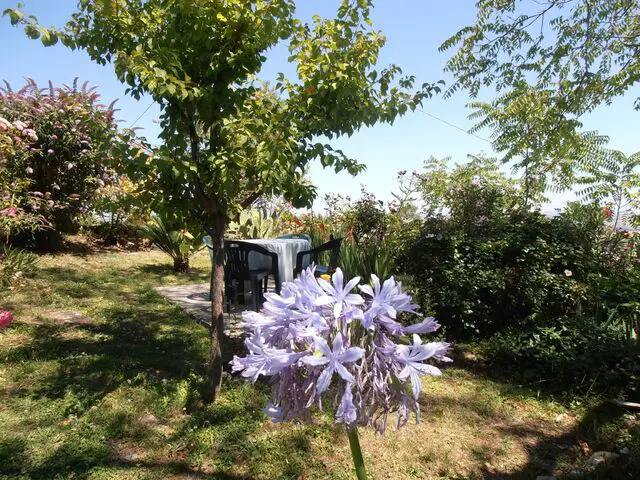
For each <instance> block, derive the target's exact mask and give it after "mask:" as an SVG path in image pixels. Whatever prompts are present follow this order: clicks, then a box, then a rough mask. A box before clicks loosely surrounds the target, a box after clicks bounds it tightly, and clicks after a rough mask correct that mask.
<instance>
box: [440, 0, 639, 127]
mask: <svg viewBox="0 0 640 480" xmlns="http://www.w3.org/2000/svg"><path fill="white" fill-rule="evenodd" d="M477 8H478V12H477V16H476V22H475V23H474V24H473V25H469V26H466V27H464V28H462V29H460V30H459V31H458V32H457V33H455V34H454V35H453V36H451V37H450V38H449V39H448V40H446V41H445V42H444V43H443V44H442V46H441V47H440V49H441V50H448V49H451V48H454V47H458V50H457V51H456V52H455V54H454V55H453V56H452V57H451V59H450V60H449V61H448V63H447V70H448V71H450V72H452V73H453V74H454V75H455V77H456V81H455V82H454V83H453V84H452V85H451V86H450V87H449V89H448V91H447V92H446V93H447V94H449V95H450V94H452V93H453V92H455V91H457V90H459V89H460V88H465V89H468V90H469V91H470V92H471V94H472V95H473V96H477V94H478V93H479V91H480V89H481V88H482V87H485V86H494V87H495V88H496V89H497V90H498V91H503V90H504V91H508V90H512V89H514V88H515V89H517V88H518V87H520V86H521V85H522V84H529V85H531V86H533V87H535V88H536V90H539V89H546V90H548V93H549V95H550V96H551V97H552V99H553V101H554V103H555V104H556V105H557V107H558V108H559V109H560V110H561V111H562V112H566V113H570V114H575V115H581V114H583V113H585V112H588V111H591V110H593V109H594V108H595V107H597V106H598V105H600V104H602V103H609V102H610V101H611V100H612V99H614V98H615V97H617V96H620V95H624V94H625V93H626V92H627V91H628V90H629V89H630V88H631V87H633V86H634V85H635V84H637V83H638V81H640V3H638V2H637V1H636V0H543V1H532V0H482V1H479V2H478V3H477ZM635 107H636V109H640V98H637V99H636V100H635Z"/></svg>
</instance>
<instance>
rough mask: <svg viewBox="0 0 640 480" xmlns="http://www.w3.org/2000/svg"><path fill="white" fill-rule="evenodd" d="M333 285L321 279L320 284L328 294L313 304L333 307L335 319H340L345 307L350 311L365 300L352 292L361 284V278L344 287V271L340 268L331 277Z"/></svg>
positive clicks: (354, 279) (352, 280)
mask: <svg viewBox="0 0 640 480" xmlns="http://www.w3.org/2000/svg"><path fill="white" fill-rule="evenodd" d="M331 280H332V281H333V285H331V284H330V283H329V282H327V281H326V280H324V279H322V278H319V279H318V284H319V285H320V286H321V287H322V289H323V290H324V291H325V292H327V295H322V296H320V297H317V298H316V299H315V301H314V302H313V303H314V305H316V306H321V307H322V306H325V305H333V315H334V316H335V318H338V317H340V314H341V313H342V311H343V309H345V307H346V308H347V309H348V308H349V307H352V306H354V305H362V304H363V303H364V299H363V298H362V297H361V296H360V295H358V294H357V293H351V291H352V290H353V289H354V288H355V287H356V285H358V283H360V277H355V278H352V279H351V280H349V281H348V282H347V284H346V285H344V286H343V280H344V279H343V276H342V270H340V269H339V268H338V269H337V270H336V272H335V273H334V274H333V276H332V277H331Z"/></svg>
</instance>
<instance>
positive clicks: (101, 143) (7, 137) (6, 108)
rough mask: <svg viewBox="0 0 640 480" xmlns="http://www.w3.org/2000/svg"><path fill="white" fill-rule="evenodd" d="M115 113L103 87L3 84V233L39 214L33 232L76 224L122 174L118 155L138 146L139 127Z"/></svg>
mask: <svg viewBox="0 0 640 480" xmlns="http://www.w3.org/2000/svg"><path fill="white" fill-rule="evenodd" d="M114 114H115V110H114V109H113V104H111V105H109V106H105V105H102V104H101V103H100V96H99V95H98V93H97V92H96V90H95V87H93V88H88V86H87V83H86V82H85V83H84V84H83V85H81V86H79V85H78V82H77V80H76V81H74V82H73V84H72V85H71V86H68V85H64V86H63V87H55V86H53V85H52V84H51V83H49V86H48V87H47V88H40V87H39V86H38V85H37V84H36V83H35V82H34V81H33V80H28V81H27V84H26V85H25V86H24V87H22V88H20V89H19V90H16V91H14V90H13V89H11V87H10V86H7V88H4V89H0V195H1V197H0V229H2V232H1V233H4V234H5V236H7V235H8V236H12V237H15V236H16V235H20V234H21V233H22V232H20V228H18V225H16V223H17V221H18V220H23V219H25V220H26V219H30V220H31V223H29V227H30V228H25V229H23V230H26V231H27V232H29V231H30V230H33V229H35V230H43V229H46V228H47V227H48V226H50V227H52V228H53V229H55V230H56V231H58V232H64V231H70V230H72V229H73V228H74V227H75V223H76V220H77V218H78V215H79V213H80V212H81V211H82V210H83V209H84V208H86V206H87V204H88V203H90V202H91V201H92V199H93V197H94V195H95V192H96V190H97V189H98V188H99V187H100V186H101V185H104V184H105V183H108V182H109V181H110V180H111V179H112V178H113V177H114V175H113V170H112V165H113V163H115V159H120V156H122V155H128V154H129V153H130V152H131V147H130V143H129V140H130V137H131V133H130V132H123V131H122V130H120V129H119V128H118V126H117V122H116V119H115V117H114ZM30 215H31V217H29V216H30ZM33 216H35V217H36V218H37V219H38V220H39V221H37V222H35V223H34V222H33V221H32V220H34V217H33Z"/></svg>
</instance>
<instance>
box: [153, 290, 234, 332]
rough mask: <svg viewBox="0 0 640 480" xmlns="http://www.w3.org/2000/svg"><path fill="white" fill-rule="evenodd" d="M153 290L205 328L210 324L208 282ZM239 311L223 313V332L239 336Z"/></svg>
mask: <svg viewBox="0 0 640 480" xmlns="http://www.w3.org/2000/svg"><path fill="white" fill-rule="evenodd" d="M154 290H155V291H156V292H158V293H159V294H160V295H162V296H163V297H164V298H166V299H167V300H168V301H169V302H171V303H175V304H176V305H179V306H180V308H182V309H183V310H184V311H185V312H187V313H188V314H189V315H191V316H192V317H193V318H195V319H196V321H197V322H198V323H200V324H202V325H204V326H206V327H207V328H209V327H210V326H211V302H210V300H209V284H208V283H195V284H189V285H175V286H171V287H155V288H154ZM241 311H242V310H238V311H234V312H231V313H225V314H224V333H225V334H226V335H228V336H230V337H241V336H243V335H244V329H243V328H242V327H241V326H240V321H241V316H240V314H241Z"/></svg>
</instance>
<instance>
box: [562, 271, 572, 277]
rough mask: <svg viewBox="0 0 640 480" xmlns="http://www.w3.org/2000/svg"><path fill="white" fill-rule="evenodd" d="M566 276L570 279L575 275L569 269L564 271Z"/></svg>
mask: <svg viewBox="0 0 640 480" xmlns="http://www.w3.org/2000/svg"><path fill="white" fill-rule="evenodd" d="M564 274H565V276H567V277H570V276H572V275H573V272H572V271H571V270H569V269H566V270H565V271H564Z"/></svg>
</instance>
